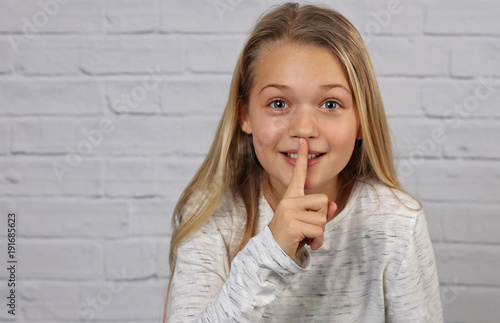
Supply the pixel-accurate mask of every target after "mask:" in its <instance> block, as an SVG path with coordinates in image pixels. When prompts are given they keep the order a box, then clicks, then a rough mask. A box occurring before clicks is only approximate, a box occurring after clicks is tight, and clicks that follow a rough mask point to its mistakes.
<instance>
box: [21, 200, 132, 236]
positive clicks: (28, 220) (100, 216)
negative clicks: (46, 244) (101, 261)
mask: <svg viewBox="0 0 500 323" xmlns="http://www.w3.org/2000/svg"><path fill="white" fill-rule="evenodd" d="M16 205H17V211H18V213H19V222H20V228H21V231H20V234H21V235H22V236H26V237H40V238H42V237H46V238H94V239H97V238H116V237H123V236H124V235H125V234H126V233H127V231H128V216H129V211H128V206H127V203H126V202H125V201H110V200H101V199H97V200H95V199H75V198H65V199H62V198H50V199H48V198H44V199H17V200H16ZM40 228H43V230H41V229H40Z"/></svg>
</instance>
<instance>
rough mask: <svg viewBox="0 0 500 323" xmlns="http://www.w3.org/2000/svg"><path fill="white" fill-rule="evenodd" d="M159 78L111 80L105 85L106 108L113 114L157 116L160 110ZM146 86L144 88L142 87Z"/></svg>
mask: <svg viewBox="0 0 500 323" xmlns="http://www.w3.org/2000/svg"><path fill="white" fill-rule="evenodd" d="M158 80H160V79H159V78H158V79H157V80H155V79H154V78H153V77H148V78H147V79H145V81H146V82H147V83H144V79H143V78H140V79H134V80H122V79H120V80H112V81H109V82H108V83H107V84H106V98H107V101H108V106H109V109H110V110H111V111H113V112H114V113H128V114H158V113H160V112H161V108H160V89H161V85H160V83H159V81H158ZM144 84H146V86H144Z"/></svg>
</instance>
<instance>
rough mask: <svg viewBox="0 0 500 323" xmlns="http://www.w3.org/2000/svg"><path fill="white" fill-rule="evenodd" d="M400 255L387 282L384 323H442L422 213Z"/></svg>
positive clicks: (436, 278) (433, 264)
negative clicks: (385, 321)
mask: <svg viewBox="0 0 500 323" xmlns="http://www.w3.org/2000/svg"><path fill="white" fill-rule="evenodd" d="M403 254H404V255H403V259H402V262H401V263H400V265H399V268H394V271H393V272H394V273H395V275H394V276H392V275H391V278H389V279H388V282H387V292H386V304H387V306H386V317H387V321H388V322H433V323H434V322H435V323H438V322H439V323H440V322H443V314H442V309H441V299H440V291H439V282H438V276H437V271H436V262H435V258H434V251H433V249H432V245H431V239H430V237H429V233H428V230H427V222H426V220H425V215H424V213H423V212H422V211H420V212H419V214H418V216H417V219H416V222H415V227H414V230H413V233H412V236H411V238H410V241H409V243H408V246H407V247H406V250H403Z"/></svg>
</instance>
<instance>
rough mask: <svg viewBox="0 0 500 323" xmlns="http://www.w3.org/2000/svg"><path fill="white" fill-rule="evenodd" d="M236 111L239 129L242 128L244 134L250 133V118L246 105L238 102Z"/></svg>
mask: <svg viewBox="0 0 500 323" xmlns="http://www.w3.org/2000/svg"><path fill="white" fill-rule="evenodd" d="M238 112H239V113H238V114H239V118H238V119H239V121H240V127H241V130H243V132H245V133H246V134H249V135H251V134H252V125H251V124H250V119H249V118H248V106H246V105H245V104H240V105H239V106H238Z"/></svg>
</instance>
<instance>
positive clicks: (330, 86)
mask: <svg viewBox="0 0 500 323" xmlns="http://www.w3.org/2000/svg"><path fill="white" fill-rule="evenodd" d="M268 87H275V88H277V89H279V90H282V89H289V88H290V87H289V86H287V85H283V84H268V85H266V86H264V87H263V88H262V89H261V90H260V92H259V94H260V93H261V92H262V91H264V89H267V88H268ZM336 87H340V88H342V89H344V90H345V91H347V92H348V93H349V94H351V90H349V89H348V88H346V87H345V86H344V85H342V84H338V83H333V84H325V85H321V86H320V88H322V89H325V90H329V89H332V88H336Z"/></svg>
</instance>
